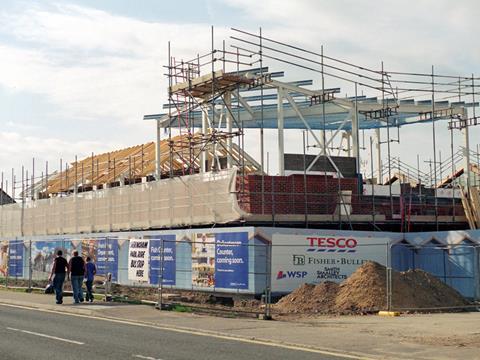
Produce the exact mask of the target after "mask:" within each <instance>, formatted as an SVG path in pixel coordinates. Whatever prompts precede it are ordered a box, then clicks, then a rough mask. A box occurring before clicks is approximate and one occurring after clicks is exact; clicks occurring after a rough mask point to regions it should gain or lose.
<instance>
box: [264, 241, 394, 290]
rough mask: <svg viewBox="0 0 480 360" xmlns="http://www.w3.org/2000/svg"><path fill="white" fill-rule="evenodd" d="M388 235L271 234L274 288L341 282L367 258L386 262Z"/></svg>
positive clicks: (282, 288)
mask: <svg viewBox="0 0 480 360" xmlns="http://www.w3.org/2000/svg"><path fill="white" fill-rule="evenodd" d="M388 242H389V238H387V237H367V236H365V235H364V236H363V237H362V234H359V235H352V234H350V235H345V236H343V235H338V234H337V235H335V236H330V235H329V234H328V233H321V232H319V233H318V234H316V235H286V234H274V235H273V236H272V273H271V281H272V291H274V292H290V291H292V290H294V289H296V288H297V287H299V286H300V285H302V284H305V283H310V284H317V283H320V282H322V281H334V282H342V281H343V280H345V279H346V278H347V277H348V276H350V275H351V274H352V273H353V272H354V271H355V270H356V269H357V268H358V267H359V266H361V265H362V264H363V263H365V262H366V261H369V260H372V261H376V262H378V263H380V264H382V265H385V264H386V249H387V247H386V246H387V245H386V244H388Z"/></svg>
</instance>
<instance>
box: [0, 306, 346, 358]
mask: <svg viewBox="0 0 480 360" xmlns="http://www.w3.org/2000/svg"><path fill="white" fill-rule="evenodd" d="M0 358H1V359H3V360H8V359H22V360H24V359H35V360H42V359H48V360H53V359H62V360H65V359H91V360H94V359H151V360H153V359H161V360H179V359H186V360H187V359H188V360H190V359H195V360H201V359H209V360H215V359H219V360H220V359H221V360H226V359H240V360H242V359H245V360H247V359H248V360H253V359H255V358H257V359H262V360H269V359H272V360H273V359H325V360H339V359H344V358H343V357H341V356H340V357H339V356H331V355H326V354H319V353H312V352H306V351H302V350H295V349H287V348H282V347H276V346H269V345H262V344H255V343H249V342H241V341H236V340H230V339H222V338H215V337H210V336H201V335H195V334H190V333H179V332H175V331H171V330H163V329H155V328H149V327H142V326H138V325H134V324H123V323H115V322H110V321H105V320H100V319H95V318H86V317H78V316H71V315H66V314H65V315H63V314H57V313H47V312H41V311H36V310H29V309H23V308H12V307H7V306H3V305H0Z"/></svg>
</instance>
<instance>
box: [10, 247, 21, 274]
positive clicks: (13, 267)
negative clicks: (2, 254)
mask: <svg viewBox="0 0 480 360" xmlns="http://www.w3.org/2000/svg"><path fill="white" fill-rule="evenodd" d="M23 254H24V247H23V240H12V241H10V242H9V247H8V276H11V277H22V276H23Z"/></svg>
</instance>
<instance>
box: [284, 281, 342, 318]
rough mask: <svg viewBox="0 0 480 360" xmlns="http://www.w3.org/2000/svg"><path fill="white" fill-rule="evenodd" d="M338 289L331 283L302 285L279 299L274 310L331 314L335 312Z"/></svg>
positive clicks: (337, 286) (336, 285) (335, 284)
mask: <svg viewBox="0 0 480 360" xmlns="http://www.w3.org/2000/svg"><path fill="white" fill-rule="evenodd" d="M338 288H339V285H338V284H337V283H334V282H331V281H325V282H322V283H320V284H318V285H313V284H303V285H302V286H300V287H299V288H297V289H296V290H294V291H293V292H292V293H290V294H289V295H288V296H285V297H283V298H281V299H280V301H279V302H278V303H277V305H276V307H275V308H276V309H280V310H281V311H282V312H288V313H306V312H308V313H331V312H334V311H335V298H336V296H337V293H338Z"/></svg>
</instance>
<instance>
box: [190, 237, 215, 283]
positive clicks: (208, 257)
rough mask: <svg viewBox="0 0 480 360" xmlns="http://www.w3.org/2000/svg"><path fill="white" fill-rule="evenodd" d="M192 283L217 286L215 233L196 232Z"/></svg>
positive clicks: (193, 245) (193, 248) (193, 246)
mask: <svg viewBox="0 0 480 360" xmlns="http://www.w3.org/2000/svg"><path fill="white" fill-rule="evenodd" d="M192 285H193V286H198V287H206V288H213V287H214V286H215V234H213V233H201V234H195V235H194V237H193V243H192Z"/></svg>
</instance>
